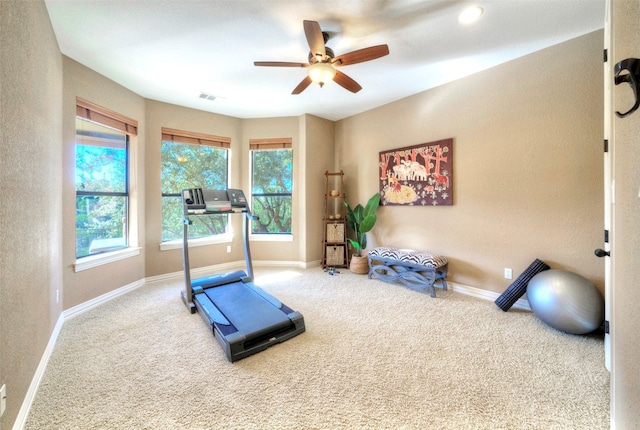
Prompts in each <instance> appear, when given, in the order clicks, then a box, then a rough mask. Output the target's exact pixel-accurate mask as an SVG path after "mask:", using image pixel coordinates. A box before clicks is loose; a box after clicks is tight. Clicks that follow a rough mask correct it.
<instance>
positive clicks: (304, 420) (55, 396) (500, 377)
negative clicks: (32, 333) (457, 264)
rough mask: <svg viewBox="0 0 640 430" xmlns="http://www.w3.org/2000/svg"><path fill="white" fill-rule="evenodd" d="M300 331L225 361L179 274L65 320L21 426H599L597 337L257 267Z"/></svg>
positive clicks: (411, 293)
mask: <svg viewBox="0 0 640 430" xmlns="http://www.w3.org/2000/svg"><path fill="white" fill-rule="evenodd" d="M256 273H257V277H256V278H257V279H256V281H257V282H256V283H257V284H258V285H260V286H262V287H263V288H264V289H265V290H267V291H269V292H271V293H272V294H274V295H275V296H276V297H278V298H279V299H280V300H282V301H283V302H284V303H285V304H287V305H288V306H290V307H291V308H293V309H295V310H297V311H300V312H301V313H302V314H303V315H304V318H305V322H306V327H307V331H306V332H305V333H303V334H301V335H299V336H297V337H295V338H293V339H291V340H288V341H286V342H284V343H282V344H279V345H276V346H273V347H271V348H269V349H267V350H265V351H263V352H261V353H259V354H256V355H253V356H251V357H248V358H246V359H244V360H240V361H238V362H236V363H233V364H232V363H229V362H228V361H227V359H226V357H225V356H224V354H223V352H222V350H221V348H220V347H219V345H218V344H217V343H216V341H215V340H214V339H213V336H212V334H211V332H210V331H209V329H208V328H207V326H206V324H205V322H204V321H203V320H202V318H201V317H200V315H197V314H196V315H191V314H189V312H188V311H187V310H186V308H185V307H184V305H183V304H182V301H181V299H180V297H179V295H180V294H179V293H180V291H181V290H182V286H181V284H180V282H179V281H175V282H163V283H153V284H147V285H145V286H144V287H142V288H139V289H138V290H135V291H133V292H131V293H129V294H127V295H126V296H123V297H120V298H117V299H115V300H113V301H111V302H109V303H106V304H104V305H102V306H101V307H99V308H96V309H93V310H91V311H89V312H86V313H84V314H82V315H79V316H77V317H76V318H73V319H71V320H69V321H67V322H65V324H64V326H63V328H62V331H61V333H60V336H59V339H58V342H57V345H56V347H55V350H54V352H53V354H52V357H51V359H50V362H49V365H48V367H47V370H46V372H45V375H44V377H43V381H42V383H41V385H40V388H39V390H38V393H37V395H36V398H35V400H34V403H33V406H32V408H31V412H30V415H29V417H28V420H27V425H26V427H25V428H26V429H39V430H40V429H492V430H495V429H545V430H547V429H589V430H594V429H606V428H609V373H608V372H607V371H606V369H605V368H604V352H603V341H602V338H601V337H599V336H573V335H567V334H563V333H561V332H558V331H556V330H553V329H551V328H549V327H548V326H546V325H544V324H543V323H542V322H541V321H539V320H538V319H537V318H536V317H535V316H534V315H533V314H531V313H530V312H526V311H518V310H510V311H509V312H503V311H501V310H500V309H499V308H498V307H497V306H496V305H495V304H494V303H493V302H490V301H483V300H479V299H476V298H472V297H469V296H465V295H462V294H458V293H453V292H443V291H441V290H438V297H437V298H435V299H433V298H431V297H429V296H428V295H427V294H424V293H421V292H418V291H415V290H411V289H408V288H406V287H403V286H399V285H391V284H386V283H383V282H380V281H375V280H368V279H367V277H366V276H362V275H354V274H351V273H349V272H348V271H346V270H342V273H341V274H339V275H337V276H329V275H328V274H326V273H324V272H323V271H322V269H320V268H315V269H309V270H283V271H275V270H273V269H260V268H259V269H257V270H256Z"/></svg>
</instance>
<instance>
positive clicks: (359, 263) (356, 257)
mask: <svg viewBox="0 0 640 430" xmlns="http://www.w3.org/2000/svg"><path fill="white" fill-rule="evenodd" d="M344 205H345V206H346V207H347V218H346V219H347V224H348V226H349V228H350V229H351V230H352V231H353V233H354V236H355V239H349V243H351V247H352V248H353V250H354V254H353V256H352V257H351V263H350V265H349V269H350V270H351V271H352V272H354V273H358V274H366V273H368V272H369V261H368V260H367V256H366V255H364V256H363V255H362V251H363V250H364V249H365V248H366V247H367V232H368V231H370V230H371V229H372V228H373V226H374V225H375V223H376V221H377V217H376V211H377V210H378V206H379V205H380V194H378V193H376V194H374V195H373V196H371V198H370V199H369V201H368V202H367V204H366V206H364V207H363V206H362V205H361V204H358V205H357V206H356V207H355V208H353V209H352V208H351V206H349V203H347V202H344Z"/></svg>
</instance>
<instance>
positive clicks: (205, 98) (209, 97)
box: [200, 93, 216, 101]
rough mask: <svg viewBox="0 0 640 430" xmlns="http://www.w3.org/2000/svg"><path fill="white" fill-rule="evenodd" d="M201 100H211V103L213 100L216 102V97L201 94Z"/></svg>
mask: <svg viewBox="0 0 640 430" xmlns="http://www.w3.org/2000/svg"><path fill="white" fill-rule="evenodd" d="M200 98H201V99H204V100H211V101H213V100H215V99H216V96H214V95H211V94H207V93H200Z"/></svg>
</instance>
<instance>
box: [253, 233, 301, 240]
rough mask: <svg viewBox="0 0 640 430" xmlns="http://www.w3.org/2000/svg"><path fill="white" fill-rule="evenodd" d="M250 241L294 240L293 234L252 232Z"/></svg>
mask: <svg viewBox="0 0 640 430" xmlns="http://www.w3.org/2000/svg"><path fill="white" fill-rule="evenodd" d="M249 241H250V242H293V235H292V234H250V235H249Z"/></svg>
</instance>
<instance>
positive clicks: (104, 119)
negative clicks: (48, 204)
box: [74, 97, 141, 272]
mask: <svg viewBox="0 0 640 430" xmlns="http://www.w3.org/2000/svg"><path fill="white" fill-rule="evenodd" d="M77 118H80V119H81V120H86V121H90V122H93V123H96V124H98V125H100V126H103V127H107V128H111V129H114V130H117V131H119V132H122V133H124V134H125V135H126V177H125V192H124V193H123V192H100V191H92V192H87V191H82V190H78V189H77V184H75V180H74V188H75V193H76V201H77V197H78V196H80V195H113V196H121V197H126V199H125V206H126V210H125V216H126V221H125V225H126V232H125V234H124V236H125V241H126V245H125V246H124V247H122V248H118V249H114V250H105V251H103V252H98V253H94V254H89V255H86V256H78V255H77V252H78V249H77V245H74V248H75V251H74V252H75V264H74V270H75V271H76V272H79V271H82V270H86V269H89V268H92V267H96V266H100V265H102V264H107V263H110V262H113V261H117V260H121V259H123V258H129V257H133V256H136V255H140V252H141V248H140V247H138V246H137V242H138V241H137V235H136V233H135V232H137V229H136V228H135V227H133V226H132V219H134V218H135V217H134V216H133V213H132V211H133V206H134V205H133V204H132V191H131V190H132V177H131V174H132V168H131V162H132V159H133V157H132V151H133V149H132V148H133V145H134V143H133V142H132V141H133V140H134V139H135V137H136V136H137V134H138V121H136V120H134V119H132V118H129V117H127V116H125V115H122V114H119V113H117V112H114V111H112V110H110V109H107V108H105V107H102V106H99V105H97V104H95V103H92V102H90V101H87V100H84V99H82V98H80V97H76V119H77ZM76 134H77V131H76ZM75 148H77V142H74V150H75ZM75 160H76V158H75V157H74V162H75ZM74 172H75V166H74ZM74 175H75V173H74ZM76 223H77V221H76V220H74V233H77V227H75V226H76V225H77V224H76ZM74 243H75V240H74Z"/></svg>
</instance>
